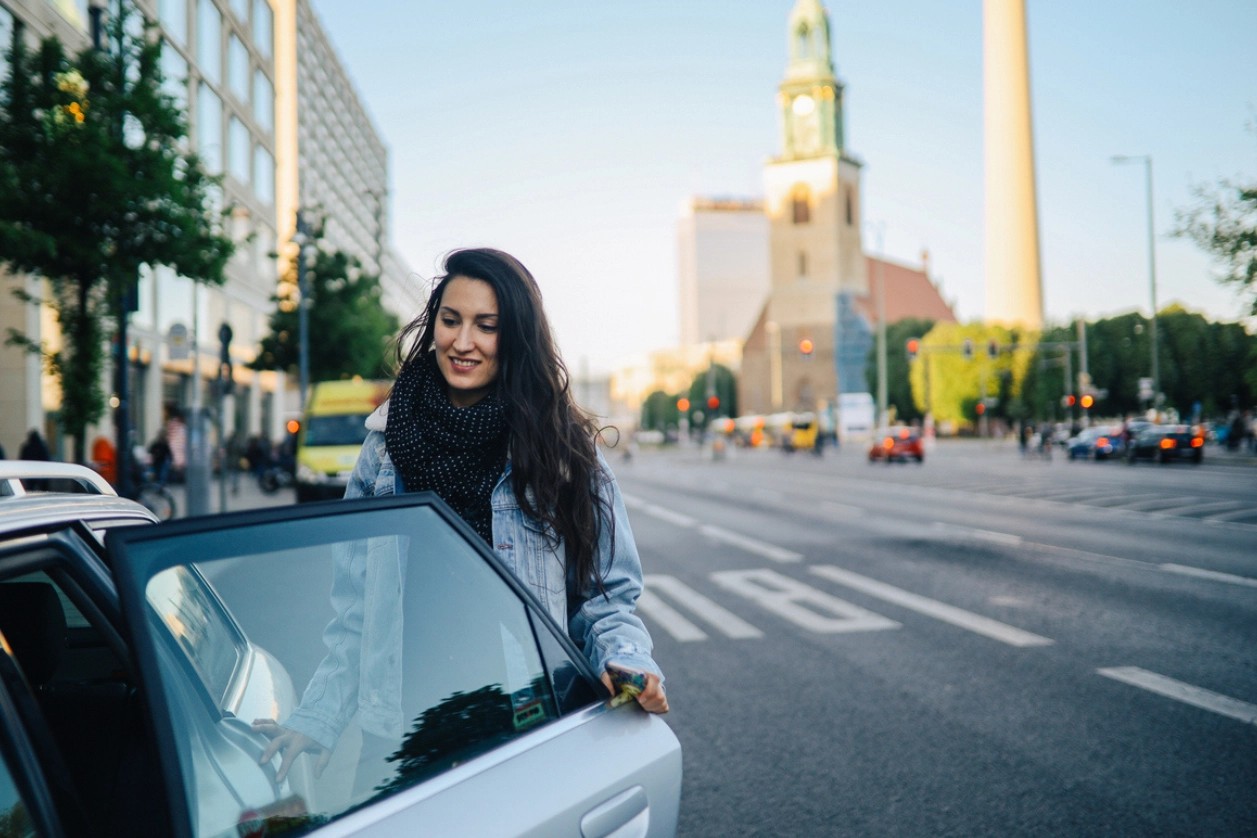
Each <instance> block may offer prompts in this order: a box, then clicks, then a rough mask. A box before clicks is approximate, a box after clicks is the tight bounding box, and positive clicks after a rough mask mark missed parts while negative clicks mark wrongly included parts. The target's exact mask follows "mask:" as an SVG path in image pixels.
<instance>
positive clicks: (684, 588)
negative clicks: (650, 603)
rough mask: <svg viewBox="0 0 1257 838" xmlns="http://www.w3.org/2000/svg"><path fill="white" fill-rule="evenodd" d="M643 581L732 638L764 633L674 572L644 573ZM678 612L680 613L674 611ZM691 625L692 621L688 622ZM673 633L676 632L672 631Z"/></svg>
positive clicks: (648, 589) (648, 586)
mask: <svg viewBox="0 0 1257 838" xmlns="http://www.w3.org/2000/svg"><path fill="white" fill-rule="evenodd" d="M643 582H644V583H645V586H646V593H651V592H654V594H656V595H657V594H659V593H661V592H662V593H665V594H667V599H670V600H672V601H673V602H674V603H676V604H677V605H678V606H680V607H682V608H684V609H686V610H687V611H689V612H691V613H692V614H695V615H697V616H698V617H700V618H701V619H702V620H703V621H705V622H707V623H708V624H710V625H711V626H713V627H715V628H716V629H717V630H718V631H720V632H721V633H722V634H725V635H727V636H729V637H733V638H736V639H744V638H748V637H763V636H764V633H763V632H762V631H760V630H759V629H757V628H755V626H753V625H751V624H750V623H748V622H747V621H746V620H743V619H742V618H741V617H739V616H738V615H737V614H734V613H733V612H732V611H729V610H727V609H725V608H722V607H721V606H719V605H717V604H716V603H714V602H712V601H711V600H710V599H708V598H707V597H705V596H703V595H702V594H700V593H699V592H698V591H696V590H694V589H693V588H691V587H690V586H689V585H687V584H685V583H684V582H682V581H681V580H680V579H677V578H676V577H674V576H663V575H655V574H653V573H648V574H646V576H645V577H644V579H643ZM656 598H657V597H656ZM640 602H641V600H638V603H639V604H640ZM669 610H671V609H669ZM673 613H674V614H676V613H677V612H675V611H673ZM678 616H680V615H679V614H678ZM691 625H693V624H692V623H691ZM700 633H701V631H700ZM704 636H706V635H704ZM673 637H676V635H675V634H673ZM677 639H678V640H680V639H681V638H679V637H678V638H677ZM695 639H702V638H695Z"/></svg>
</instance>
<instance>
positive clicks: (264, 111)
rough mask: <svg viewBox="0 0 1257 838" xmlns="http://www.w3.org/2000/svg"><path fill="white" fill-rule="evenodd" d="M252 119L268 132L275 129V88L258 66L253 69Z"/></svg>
mask: <svg viewBox="0 0 1257 838" xmlns="http://www.w3.org/2000/svg"><path fill="white" fill-rule="evenodd" d="M253 120H254V121H255V122H257V124H258V126H259V127H260V128H261V129H262V130H263V131H266V133H268V134H269V133H271V132H272V131H274V130H275V88H274V87H273V86H272V85H271V80H270V79H268V78H267V77H266V73H263V72H262V70H261V68H260V67H259V68H255V69H254V70H253Z"/></svg>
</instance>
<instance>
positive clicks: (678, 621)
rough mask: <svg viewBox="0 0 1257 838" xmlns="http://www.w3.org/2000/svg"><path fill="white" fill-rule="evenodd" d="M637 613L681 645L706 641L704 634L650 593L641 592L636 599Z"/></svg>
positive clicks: (705, 634)
mask: <svg viewBox="0 0 1257 838" xmlns="http://www.w3.org/2000/svg"><path fill="white" fill-rule="evenodd" d="M637 611H638V613H640V614H641V615H643V616H645V617H646V618H648V619H649V620H650V621H651V622H653V623H656V624H657V625H658V626H659V627H660V628H661V629H663V630H664V631H666V632H667V633H668V634H670V635H672V636H673V638H675V639H676V640H678V641H680V642H682V643H689V642H692V641H695V640H706V639H707V633H706V632H704V631H703V630H702V629H701V628H699V627H698V626H696V625H694V624H693V623H691V622H690V621H689V620H687V619H685V618H684V617H682V616H681V614H680V612H679V611H677V610H676V609H675V608H673V607H672V606H671V605H668V604H667V603H666V602H664V601H663V600H661V599H660V598H659V597H657V596H655V595H654V594H652V593H651V592H650V591H642V595H641V596H639V597H638V598H637Z"/></svg>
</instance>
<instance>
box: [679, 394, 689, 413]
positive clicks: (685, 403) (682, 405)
mask: <svg viewBox="0 0 1257 838" xmlns="http://www.w3.org/2000/svg"><path fill="white" fill-rule="evenodd" d="M689 409H690V400H689V399H687V398H685V397H684V396H682V397H681V398H679V399H677V410H679V411H681V412H682V413H688V412H689Z"/></svg>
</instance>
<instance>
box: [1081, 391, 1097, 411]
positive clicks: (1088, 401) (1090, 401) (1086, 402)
mask: <svg viewBox="0 0 1257 838" xmlns="http://www.w3.org/2000/svg"><path fill="white" fill-rule="evenodd" d="M1095 403H1096V400H1095V399H1094V398H1093V397H1092V395H1091V394H1090V393H1087V394H1085V395H1084V396H1083V397H1082V409H1083V410H1089V409H1090V408H1091V406H1092V405H1094V404H1095Z"/></svg>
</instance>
